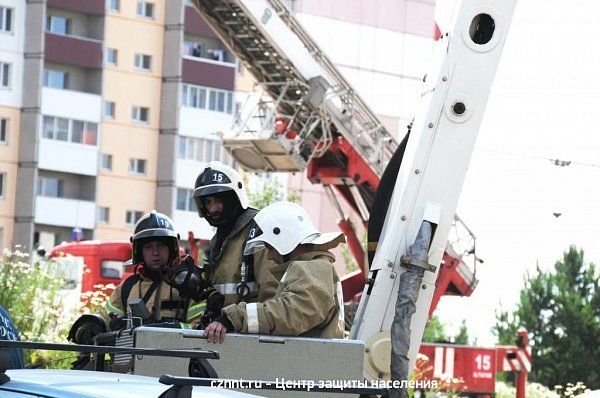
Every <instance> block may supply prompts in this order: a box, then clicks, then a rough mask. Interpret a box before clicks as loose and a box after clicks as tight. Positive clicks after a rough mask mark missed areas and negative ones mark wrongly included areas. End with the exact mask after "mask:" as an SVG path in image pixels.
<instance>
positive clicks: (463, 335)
mask: <svg viewBox="0 0 600 398" xmlns="http://www.w3.org/2000/svg"><path fill="white" fill-rule="evenodd" d="M445 329H446V325H445V324H444V323H443V322H442V321H440V319H439V318H438V317H437V316H436V315H433V316H432V317H431V318H430V319H429V321H427V325H425V331H424V332H423V343H454V344H464V345H467V344H469V340H470V338H469V332H468V331H467V322H466V321H465V320H464V319H463V320H462V322H461V324H460V329H459V330H458V334H457V335H456V336H454V337H452V336H450V335H449V334H448V333H446V330H445Z"/></svg>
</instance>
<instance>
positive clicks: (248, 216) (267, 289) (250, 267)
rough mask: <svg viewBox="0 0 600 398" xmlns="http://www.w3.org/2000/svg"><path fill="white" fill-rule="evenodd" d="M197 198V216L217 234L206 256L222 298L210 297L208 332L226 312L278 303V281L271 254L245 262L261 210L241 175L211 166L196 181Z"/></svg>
mask: <svg viewBox="0 0 600 398" xmlns="http://www.w3.org/2000/svg"><path fill="white" fill-rule="evenodd" d="M193 198H194V202H195V204H196V207H197V209H198V215H199V216H200V217H201V218H204V219H206V221H207V222H208V223H209V224H210V225H211V226H213V227H216V228H217V231H216V234H215V236H214V237H213V238H212V239H211V242H210V246H209V248H208V249H207V250H206V252H205V257H206V262H205V264H204V270H205V273H204V275H203V276H204V277H205V278H206V279H207V280H208V282H210V283H211V284H212V286H213V287H214V288H215V289H216V291H217V292H219V293H220V296H221V297H215V296H216V295H215V294H213V295H211V296H210V297H209V299H208V302H207V315H206V316H205V317H203V323H204V324H203V325H201V326H205V325H207V324H208V323H210V322H211V321H212V319H213V318H214V317H215V316H219V314H220V311H221V308H222V307H223V306H227V305H229V304H234V303H240V302H242V301H243V302H255V301H257V300H266V299H269V298H271V297H273V295H274V294H275V291H276V290H277V283H278V279H277V278H276V277H275V276H274V275H273V273H272V269H273V267H274V266H275V264H274V263H273V262H271V261H269V260H267V256H266V252H264V251H263V252H257V253H251V254H249V255H246V256H244V245H245V243H246V240H247V236H248V230H249V228H250V226H251V225H252V224H253V221H252V220H253V218H254V216H255V215H256V213H257V212H258V210H256V209H254V208H252V207H250V206H249V204H248V196H247V195H246V187H245V186H244V182H243V181H242V178H241V177H240V175H239V174H238V172H237V171H235V170H234V169H232V168H231V167H229V166H227V165H225V164H223V163H221V162H218V161H212V162H209V163H208V164H207V165H206V166H205V168H204V169H203V170H202V171H201V172H200V174H199V175H198V178H197V179H196V183H195V189H194V193H193ZM279 276H281V275H279ZM219 299H220V300H219ZM213 303H215V304H213Z"/></svg>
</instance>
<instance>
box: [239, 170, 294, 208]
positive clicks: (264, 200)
mask: <svg viewBox="0 0 600 398" xmlns="http://www.w3.org/2000/svg"><path fill="white" fill-rule="evenodd" d="M243 180H244V184H245V185H246V187H249V188H248V191H247V193H248V201H249V202H250V206H252V207H255V208H257V209H259V210H260V209H262V208H264V207H266V206H268V205H270V204H271V203H274V202H279V201H282V200H287V201H288V202H294V203H298V202H299V201H300V195H299V193H298V191H297V190H290V191H289V192H288V193H287V195H286V194H285V192H284V189H283V186H282V184H281V182H280V181H279V180H277V179H272V180H267V179H261V178H257V179H255V180H254V181H253V184H249V180H250V179H249V177H248V175H247V174H246V175H244V177H243Z"/></svg>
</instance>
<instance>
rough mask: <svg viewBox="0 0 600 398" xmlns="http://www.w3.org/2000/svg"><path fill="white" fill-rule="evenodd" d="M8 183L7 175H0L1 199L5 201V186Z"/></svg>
mask: <svg viewBox="0 0 600 398" xmlns="http://www.w3.org/2000/svg"><path fill="white" fill-rule="evenodd" d="M5 181H6V173H0V198H2V199H4V191H6V189H5V188H4V184H5Z"/></svg>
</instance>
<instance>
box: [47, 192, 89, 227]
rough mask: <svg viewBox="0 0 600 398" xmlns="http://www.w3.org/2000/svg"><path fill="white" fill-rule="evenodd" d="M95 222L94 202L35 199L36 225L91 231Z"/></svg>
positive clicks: (50, 198)
mask: <svg viewBox="0 0 600 398" xmlns="http://www.w3.org/2000/svg"><path fill="white" fill-rule="evenodd" d="M95 222H96V203H95V202H90V201H86V200H77V199H66V198H54V197H47V196H37V197H36V198H35V223H36V224H46V225H55V226H59V227H67V228H73V227H80V228H84V229H93V228H94V225H95Z"/></svg>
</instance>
